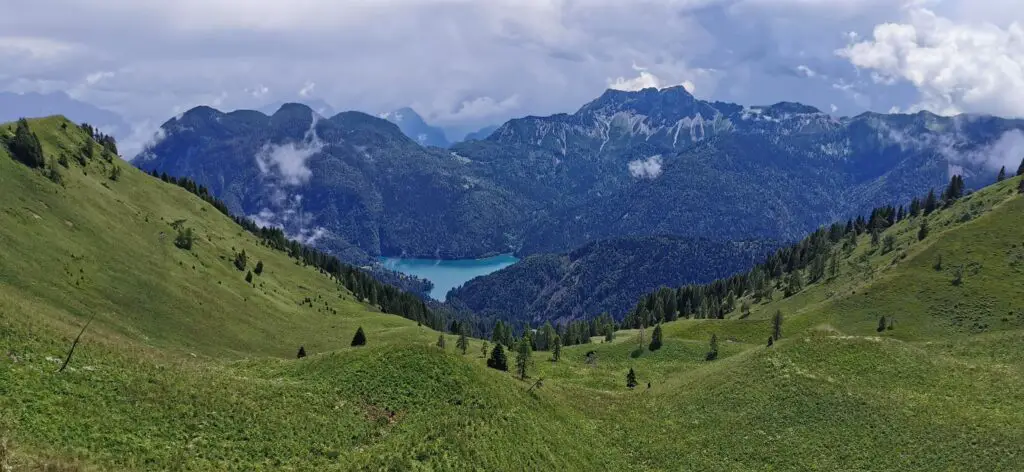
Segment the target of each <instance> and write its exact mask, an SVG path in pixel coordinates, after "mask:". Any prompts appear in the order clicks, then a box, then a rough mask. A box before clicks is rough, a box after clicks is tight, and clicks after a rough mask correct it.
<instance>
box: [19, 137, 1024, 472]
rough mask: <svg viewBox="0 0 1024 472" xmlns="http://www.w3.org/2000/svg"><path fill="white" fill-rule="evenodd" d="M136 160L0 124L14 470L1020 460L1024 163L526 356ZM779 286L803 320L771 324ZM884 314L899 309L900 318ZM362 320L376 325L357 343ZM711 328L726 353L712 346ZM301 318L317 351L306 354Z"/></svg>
mask: <svg viewBox="0 0 1024 472" xmlns="http://www.w3.org/2000/svg"><path fill="white" fill-rule="evenodd" d="M62 123H63V119H62V118H58V117H54V118H47V119H43V120H37V121H33V122H32V127H33V129H34V130H35V132H36V133H37V134H38V135H39V137H40V139H41V140H42V141H43V143H44V151H45V152H46V154H47V155H48V156H49V157H50V158H51V159H52V158H53V156H58V155H60V153H61V152H65V151H67V152H70V151H71V150H74V149H77V148H78V147H79V146H81V144H82V143H83V142H84V140H85V139H86V137H85V136H84V134H82V133H80V131H79V130H78V128H77V127H75V126H73V125H70V126H68V129H67V130H64V129H63V128H62V126H61V124H62ZM6 129H7V127H0V132H4V131H3V130H6ZM115 162H116V164H117V165H121V166H122V167H124V169H123V173H122V176H121V178H120V179H119V180H117V181H112V180H110V179H109V178H108V177H107V175H109V171H110V166H111V165H114V164H113V163H108V162H104V161H103V160H100V159H97V160H94V161H92V162H89V163H88V164H87V165H86V166H85V167H84V168H83V167H81V166H79V165H78V164H77V163H75V162H74V160H72V163H71V164H70V166H69V168H67V169H62V172H63V173H64V175H65V179H64V180H65V186H63V187H62V186H58V185H56V184H54V183H52V182H50V181H49V180H46V179H45V178H43V177H42V176H41V175H39V173H37V172H34V171H31V170H29V169H28V168H26V167H24V166H22V165H20V164H17V163H15V162H13V161H12V160H11V159H9V158H7V156H6V155H5V154H4V151H3V150H0V188H3V189H4V191H3V192H0V261H2V263H0V354H3V355H4V356H5V357H3V358H0V437H2V438H6V439H8V440H9V441H10V442H9V443H8V446H7V447H0V463H2V462H3V461H7V463H8V464H12V465H13V467H14V468H15V470H22V469H26V470H34V469H40V470H42V469H44V467H46V466H62V467H65V468H67V469H70V470H75V469H81V470H166V469H169V470H175V469H177V470H353V469H357V470H358V469H372V470H377V469H388V470H538V469H563V470H765V469H768V470H811V469H818V470H1010V469H1014V468H1015V467H1017V464H1018V463H1019V462H1020V458H1021V457H1024V430H1021V428H1020V427H1019V425H1020V424H1024V408H1022V406H1024V354H1021V350H1020V348H1019V346H1020V345H1021V344H1020V343H1021V342H1022V341H1024V330H1022V329H1021V324H1020V323H1021V316H1020V314H1021V313H1022V311H1021V310H1022V309H1024V306H1021V305H1020V303H1021V302H1020V300H1024V296H1022V295H1024V293H1021V292H1020V290H1024V288H1022V287H1024V283H1021V282H1022V281H1024V275H1022V273H1021V271H1022V270H1024V269H1022V267H1021V258H1022V255H1021V251H1022V250H1024V239H1021V236H1020V232H1019V228H1021V227H1022V223H1024V221H1021V220H1022V218H1024V211H1022V210H1024V199H1022V198H1021V197H1020V196H1017V195H1016V193H1015V191H1014V189H1016V186H1017V184H1018V182H1017V180H1016V179H1014V180H1013V181H1008V182H1004V183H1002V184H1000V185H997V186H993V187H990V188H987V189H985V190H983V191H981V192H979V193H977V194H974V195H972V196H969V197H966V198H964V199H963V200H961V201H960V202H958V203H956V204H955V205H954V206H953V207H952V208H950V209H946V210H943V211H941V212H938V213H936V214H933V215H932V216H930V217H929V218H930V223H931V227H932V233H931V234H930V235H929V237H928V238H926V239H925V240H924V241H917V237H916V230H917V226H916V224H917V222H916V221H914V220H911V221H904V222H901V223H899V224H898V225H896V227H894V228H892V229H890V230H888V231H891V232H893V234H897V235H898V243H897V245H896V246H897V247H896V249H895V250H893V251H891V252H889V253H886V254H882V253H881V251H880V250H877V249H873V248H871V247H870V244H869V243H868V242H867V238H862V242H861V244H860V245H859V246H858V247H857V248H856V249H854V250H853V251H852V252H851V253H850V254H848V255H847V256H846V259H845V261H844V263H843V264H842V268H841V271H840V274H839V276H838V277H836V278H835V279H832V280H830V281H828V282H825V283H818V284H813V285H810V286H808V287H807V288H806V289H805V290H804V291H803V292H801V293H799V294H797V295H795V296H793V297H790V298H785V299H783V298H781V296H779V297H777V298H776V299H775V300H772V301H770V302H768V303H765V304H759V305H756V306H754V308H753V313H752V315H751V316H750V318H749V319H738V316H739V314H738V313H735V314H733V315H732V319H726V320H682V321H677V322H673V323H668V324H666V325H665V326H664V334H665V341H664V347H662V348H661V349H660V350H658V351H656V352H650V351H647V350H643V351H640V352H637V351H636V348H637V347H638V345H639V336H640V333H639V332H637V331H620V332H618V333H617V334H616V339H615V340H614V341H613V342H611V343H602V342H600V340H597V339H595V341H596V343H595V344H590V345H582V346H572V347H568V348H565V349H564V350H563V357H562V361H561V362H558V363H553V362H550V361H549V360H548V358H549V357H550V354H549V353H546V352H538V353H534V355H533V359H532V360H533V366H532V367H531V371H530V373H531V378H530V379H528V380H527V381H526V382H521V381H519V380H516V379H514V378H513V377H512V376H511V375H509V374H507V373H502V372H497V371H494V370H491V369H487V368H486V367H485V365H484V358H483V356H481V344H482V341H479V340H473V341H472V342H471V345H470V347H469V350H468V353H467V354H466V355H462V354H460V353H457V352H455V351H454V350H453V347H454V345H455V338H454V337H453V336H448V343H447V344H448V349H447V350H446V351H442V350H441V349H438V348H437V347H435V346H434V345H433V344H434V343H435V342H436V340H437V336H438V334H437V333H436V332H433V331H431V330H429V329H427V328H425V327H419V326H416V324H415V323H414V322H411V321H408V320H405V319H403V318H400V317H397V316H391V315H385V314H381V313H379V311H378V310H376V309H375V308H374V307H370V306H368V305H366V304H363V303H361V302H359V301H357V300H354V299H353V297H352V295H351V294H350V293H348V292H347V291H346V290H345V289H344V288H342V287H340V286H339V285H338V284H337V283H335V282H334V281H332V280H331V279H330V278H328V277H326V276H324V275H322V274H320V273H319V272H317V271H314V270H312V269H310V268H308V267H302V266H301V265H296V263H295V261H294V260H293V259H290V258H288V257H287V256H286V255H284V254H281V253H277V252H275V251H271V250H269V249H267V248H265V247H262V246H260V245H259V244H258V243H257V241H255V240H254V239H253V238H252V237H251V236H250V235H249V234H248V233H246V232H244V231H243V230H242V229H241V228H239V227H237V226H236V225H235V224H234V223H233V222H231V221H230V220H229V219H227V218H225V217H224V216H223V215H221V214H220V213H219V212H217V211H215V210H214V209H213V208H212V207H209V205H207V204H205V203H204V202H202V201H200V200H199V199H197V198H195V197H194V196H192V195H190V194H188V193H187V192H185V191H184V190H182V189H179V188H178V187H176V186H173V185H168V184H164V183H162V182H160V181H158V180H156V179H152V178H151V177H149V176H146V175H144V174H142V173H140V172H138V171H136V170H134V169H132V168H131V167H130V166H128V165H126V164H125V163H122V162H117V161H116V160H115ZM964 215H970V216H969V217H967V216H964ZM180 219H185V220H186V225H187V226H191V227H193V228H195V229H196V230H197V232H198V234H199V236H200V239H199V241H198V242H197V244H196V245H195V247H194V248H193V250H192V251H183V250H180V249H177V248H175V247H174V246H173V244H172V243H171V240H172V239H173V237H171V232H172V230H171V229H170V222H172V221H176V220H180ZM888 231H887V233H888ZM161 232H163V233H165V234H166V235H167V236H166V237H165V238H161V237H160V233H161ZM241 249H245V250H246V252H247V254H249V260H250V264H254V263H255V261H256V260H262V261H263V262H264V264H265V266H266V268H267V269H266V271H265V272H264V274H263V275H261V276H259V277H256V279H255V280H256V283H255V286H253V285H250V284H247V283H245V281H244V272H239V271H238V270H237V269H235V268H234V266H233V265H232V259H233V255H234V252H235V251H238V250H241ZM938 254H942V255H943V269H941V270H936V269H935V268H934V263H935V260H936V258H937V256H938ZM894 261H895V262H894ZM961 263H962V264H964V265H965V266H966V267H969V268H970V269H968V270H965V274H967V275H965V276H964V277H963V282H962V283H961V284H960V285H953V284H952V283H951V280H952V275H953V274H952V271H953V270H954V267H956V266H958V265H959V264H961ZM307 297H308V298H309V299H310V303H306V302H305V300H306V299H307ZM311 305H312V306H311ZM777 309H779V310H782V311H783V312H784V313H785V315H786V321H785V325H784V330H783V331H784V338H783V339H782V340H781V341H779V342H778V343H776V345H775V346H773V347H772V348H767V347H765V346H764V341H765V340H766V338H767V336H768V333H769V332H770V322H769V318H770V316H771V314H772V313H774V312H775V310H777ZM883 314H884V315H886V316H894V317H895V318H896V323H895V329H893V330H891V331H884V332H882V333H878V332H876V331H875V326H877V320H878V317H879V316H881V315H883ZM93 315H96V319H95V321H94V322H93V324H92V325H90V327H89V329H88V331H86V334H85V336H84V337H83V339H84V341H83V343H82V344H81V345H80V346H79V350H78V351H77V352H76V354H75V357H74V360H73V361H72V363H71V368H70V369H69V370H68V371H66V372H64V373H62V374H59V375H58V374H56V373H55V371H56V370H57V368H58V366H59V362H60V361H61V360H62V357H63V355H64V354H65V352H66V349H67V347H68V345H69V344H70V342H71V339H72V338H73V337H74V336H75V335H76V334H77V333H78V330H79V329H80V328H81V326H82V324H84V323H85V321H86V320H88V319H89V318H90V317H92V316H93ZM358 326H362V327H363V328H364V329H365V330H366V332H367V336H368V339H369V342H368V345H367V346H366V347H362V348H352V347H349V346H348V344H349V341H350V340H351V337H352V334H353V333H354V332H355V329H356V327H358ZM712 333H714V334H716V335H717V336H718V339H719V349H720V358H719V360H717V361H714V362H706V361H704V354H705V353H706V351H707V344H708V338H709V337H710V335H711V334H712ZM650 336H651V330H649V329H648V330H647V331H646V333H645V339H646V340H649V339H650ZM299 345H304V346H305V347H306V349H307V351H308V352H310V353H311V356H310V357H307V358H305V359H302V360H295V359H293V357H294V353H295V350H296V349H297V347H298V346H299ZM588 351H594V352H595V353H596V358H597V361H596V362H595V363H592V364H588V363H585V362H584V356H585V354H586V353H587V352H588ZM510 360H511V359H510ZM629 368H634V369H635V370H636V372H637V374H638V376H639V380H640V387H638V388H637V389H636V390H628V389H626V388H625V385H624V384H625V374H626V371H627V370H628V369H629ZM538 379H543V386H541V387H540V388H538V389H534V390H532V391H528V389H529V387H530V386H531V385H532V384H533V383H534V381H536V380H538ZM648 382H650V385H651V386H650V388H648V387H647V384H648ZM5 455H6V456H5Z"/></svg>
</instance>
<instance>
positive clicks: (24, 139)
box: [5, 118, 46, 169]
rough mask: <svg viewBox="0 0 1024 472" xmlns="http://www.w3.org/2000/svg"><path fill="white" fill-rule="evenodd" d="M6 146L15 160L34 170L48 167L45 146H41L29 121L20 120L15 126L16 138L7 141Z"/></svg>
mask: <svg viewBox="0 0 1024 472" xmlns="http://www.w3.org/2000/svg"><path fill="white" fill-rule="evenodd" d="M5 144H6V145H7V149H8V150H10V152H11V156H13V157H14V160H16V161H18V162H21V163H22V164H25V165H26V166H29V167H31V168H33V169H38V168H40V167H43V166H45V165H46V157H45V156H43V146H42V145H41V144H39V138H38V137H37V136H36V134H35V133H33V132H32V130H31V129H30V128H29V126H28V120H26V119H24V118H21V119H19V120H18V122H17V124H15V126H14V136H13V137H11V138H9V139H7V140H6V143H5Z"/></svg>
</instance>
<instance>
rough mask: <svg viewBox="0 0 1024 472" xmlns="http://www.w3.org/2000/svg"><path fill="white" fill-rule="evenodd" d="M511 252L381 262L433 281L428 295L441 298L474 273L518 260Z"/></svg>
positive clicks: (498, 267)
mask: <svg viewBox="0 0 1024 472" xmlns="http://www.w3.org/2000/svg"><path fill="white" fill-rule="evenodd" d="M518 261H519V259H518V258H517V257H515V256H513V255H511V254H502V255H500V256H494V257H488V258H484V259H454V260H438V259H405V258H401V257H382V258H380V263H381V264H383V265H384V267H387V268H388V269H391V270H395V271H398V272H401V273H403V274H407V275H415V276H417V277H422V278H424V279H427V280H429V281H431V282H433V283H434V288H433V290H431V291H430V297H431V298H433V299H435V300H441V301H444V299H445V297H446V296H447V295H448V291H449V290H451V289H453V288H455V287H458V286H460V285H462V284H464V283H466V282H468V281H469V280H470V279H472V278H474V277H479V276H481V275H487V274H490V273H491V272H494V271H496V270H500V269H503V268H505V267H508V266H510V265H512V264H515V263H516V262H518Z"/></svg>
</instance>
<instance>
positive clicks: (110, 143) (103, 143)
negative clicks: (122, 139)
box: [81, 123, 118, 161]
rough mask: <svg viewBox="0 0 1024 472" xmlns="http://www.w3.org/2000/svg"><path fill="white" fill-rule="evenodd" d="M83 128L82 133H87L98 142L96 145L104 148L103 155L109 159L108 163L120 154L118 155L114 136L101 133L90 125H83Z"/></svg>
mask: <svg viewBox="0 0 1024 472" xmlns="http://www.w3.org/2000/svg"><path fill="white" fill-rule="evenodd" d="M81 128H82V131H85V132H86V133H88V134H89V136H90V137H92V140H93V141H96V143H97V144H99V145H100V147H102V148H103V154H104V156H105V157H106V158H107V160H108V161H109V160H111V159H113V157H114V156H116V155H118V153H117V140H116V139H114V137H113V136H110V135H109V134H103V133H101V132H100V130H98V129H96V128H94V127H93V126H92V125H90V124H89V123H82V125H81ZM90 153H91V150H90ZM90 157H91V156H90Z"/></svg>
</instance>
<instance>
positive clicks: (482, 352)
mask: <svg viewBox="0 0 1024 472" xmlns="http://www.w3.org/2000/svg"><path fill="white" fill-rule="evenodd" d="M480 357H487V341H484V343H483V344H481V345H480Z"/></svg>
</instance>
